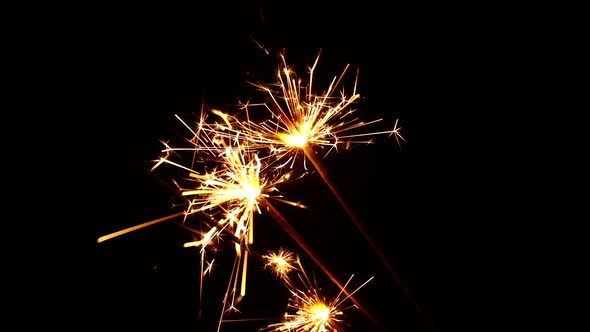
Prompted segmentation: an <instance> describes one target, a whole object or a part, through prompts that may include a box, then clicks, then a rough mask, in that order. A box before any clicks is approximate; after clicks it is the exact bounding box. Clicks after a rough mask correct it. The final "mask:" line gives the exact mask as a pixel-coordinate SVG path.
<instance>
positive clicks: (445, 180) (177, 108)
mask: <svg viewBox="0 0 590 332" xmlns="http://www.w3.org/2000/svg"><path fill="white" fill-rule="evenodd" d="M329 3H330V4H328V3H326V4H325V5H322V6H318V5H317V2H314V1H299V2H290V3H289V5H288V6H286V5H285V6H278V5H276V4H275V2H272V1H241V4H240V5H235V4H230V3H226V2H223V1H220V2H214V3H207V4H206V5H204V4H201V3H200V2H196V1H151V2H139V1H137V2H122V3H110V2H97V3H95V4H87V5H78V6H77V7H68V8H67V9H68V10H66V7H65V6H63V7H55V8H52V11H50V13H53V12H55V13H56V14H55V15H48V16H47V17H54V18H55V20H48V21H50V22H49V23H48V25H47V26H45V28H46V29H45V30H44V29H41V30H42V32H41V36H42V37H43V38H44V40H45V44H43V45H44V46H43V47H44V49H45V50H46V53H47V58H46V59H48V60H49V62H51V67H50V68H51V70H50V76H49V77H50V78H51V79H56V82H57V81H58V82H59V83H60V84H61V83H65V86H64V87H65V88H64V89H60V90H59V95H57V96H56V95H54V96H52V98H55V99H54V100H58V99H57V98H59V97H64V99H63V100H62V99H59V102H60V103H62V104H60V108H61V109H67V110H69V112H64V114H66V116H67V117H68V121H69V122H68V123H73V125H71V126H70V127H69V130H68V131H67V132H68V133H67V134H65V135H67V136H68V137H69V141H73V142H72V143H71V144H70V143H69V145H68V147H69V149H70V150H71V151H72V154H71V155H74V156H75V157H74V161H73V162H72V163H71V164H70V165H69V166H68V167H71V168H73V169H70V168H67V170H68V174H67V175H68V177H69V178H71V179H73V180H74V181H73V185H74V188H73V190H72V192H73V195H72V196H73V197H71V198H69V201H70V202H71V203H69V204H68V207H67V209H66V210H67V212H66V215H67V216H68V220H69V222H68V223H67V224H68V225H69V227H70V228H69V229H68V233H67V234H70V235H71V238H70V239H69V241H70V243H71V246H70V247H69V253H68V254H69V255H68V256H66V257H70V258H71V259H69V260H68V267H67V268H66V271H71V272H69V273H67V275H66V276H65V277H64V278H60V281H59V283H58V284H56V285H54V286H53V287H55V289H54V290H53V291H50V293H51V294H54V295H56V296H60V297H65V298H66V299H67V304H66V305H67V307H66V308H63V310H60V315H65V316H66V317H65V319H63V320H61V319H60V323H61V324H63V325H62V326H59V327H58V328H57V330H60V331H65V330H72V331H85V332H91V331H97V332H98V331H100V332H103V331H105V332H106V331H109V332H112V331H143V332H148V331H167V332H176V331H183V332H187V331H214V329H215V326H216V324H215V323H216V319H217V317H218V312H217V309H218V308H217V306H218V304H219V301H220V297H219V295H220V293H219V292H220V291H222V287H223V286H224V285H225V282H226V277H227V274H224V273H223V271H224V269H226V268H227V266H229V264H231V263H232V262H233V260H232V259H231V258H232V256H231V251H228V252H227V253H225V254H224V253H219V257H218V259H217V260H216V262H217V263H218V268H219V270H218V271H219V272H218V274H214V275H213V276H212V278H210V279H209V280H207V283H206V284H205V285H204V287H205V294H204V298H203V312H204V317H205V318H204V319H203V320H202V321H199V320H198V317H197V312H198V298H199V289H198V287H199V285H198V272H199V270H198V264H199V255H198V253H197V252H196V250H191V249H188V248H183V247H182V244H183V243H184V242H186V241H188V240H190V239H191V235H190V234H189V233H188V232H187V231H186V230H184V229H181V228H180V227H178V226H177V225H175V224H174V223H173V222H166V223H162V224H158V225H155V226H152V227H149V228H145V229H142V230H140V231H137V232H134V233H130V234H127V235H124V236H121V237H119V238H116V239H113V240H110V241H108V242H105V243H102V244H96V243H95V242H96V238H98V237H99V236H101V235H105V234H107V233H111V232H114V231H117V230H120V229H123V228H126V227H130V226H133V225H136V224H140V223H143V222H146V221H149V220H152V219H155V218H158V217H162V216H165V215H168V214H170V213H172V212H176V211H177V210H174V209H172V206H171V204H172V202H174V201H175V199H176V198H177V196H176V194H177V193H176V192H174V191H172V190H170V189H169V187H168V186H167V184H169V183H170V181H169V180H170V179H169V178H168V177H167V176H166V172H160V173H156V174H154V173H149V172H148V171H149V168H150V166H151V164H150V162H149V161H150V160H152V159H154V158H157V157H158V156H159V150H160V148H161V145H160V142H159V140H161V139H163V140H166V139H168V138H173V137H178V135H182V134H180V133H179V132H180V130H182V128H181V126H180V124H179V123H178V122H177V121H176V119H175V118H174V114H179V115H187V116H190V115H192V114H195V113H196V112H198V111H199V109H200V107H201V104H202V103H205V104H207V105H210V106H214V107H226V106H228V105H233V104H235V103H236V102H237V101H239V100H245V99H247V98H249V96H251V95H252V94H253V93H257V92H255V91H254V90H253V89H252V88H251V86H249V85H248V84H247V83H246V81H248V80H259V81H264V82H269V83H271V82H273V81H274V79H275V77H274V76H273V75H274V72H275V69H276V64H277V60H278V59H277V55H278V53H279V52H280V51H281V50H283V49H284V50H285V52H286V54H287V60H288V61H289V63H290V64H292V65H293V66H294V67H295V68H298V69H299V70H298V71H299V72H301V73H304V71H305V69H306V67H307V66H308V65H311V63H312V62H313V60H314V59H315V56H316V55H317V53H318V51H319V49H322V56H321V58H320V62H319V65H318V69H317V70H318V71H317V73H318V74H317V77H316V80H317V81H318V82H322V80H324V83H326V81H325V80H330V79H331V78H332V77H333V75H335V74H338V73H340V71H341V70H342V69H343V67H344V65H346V64H347V63H350V64H351V67H352V68H353V69H354V70H356V69H357V68H358V69H359V73H360V74H359V82H358V92H359V93H360V94H361V96H362V100H361V101H360V103H359V116H360V117H362V118H365V117H366V119H367V120H370V119H374V118H381V117H383V118H385V119H386V121H389V123H393V121H395V119H399V121H400V124H401V126H402V127H403V135H404V137H406V139H407V142H406V143H403V144H402V145H401V147H398V146H397V145H396V143H395V141H392V140H385V139H384V140H381V141H379V142H378V144H374V145H370V146H365V145H359V146H355V147H354V148H353V149H351V150H349V151H342V152H340V153H337V154H332V155H330V156H329V157H328V158H327V159H325V160H324V163H325V166H326V168H327V169H328V170H329V171H330V174H331V176H332V179H333V180H334V183H336V186H337V187H338V188H339V190H340V192H341V193H342V195H343V197H345V199H346V200H347V201H348V202H349V204H350V207H351V208H352V210H354V211H355V213H356V214H357V215H358V217H359V219H361V220H362V221H363V223H364V225H365V226H366V228H367V230H368V232H369V233H370V236H371V238H372V239H373V241H374V242H375V243H376V245H377V247H379V248H381V250H382V252H383V253H384V254H385V255H386V257H387V258H388V260H389V263H390V264H391V265H392V266H393V267H394V268H395V269H396V271H397V272H398V276H399V277H400V278H401V279H402V280H403V282H404V284H405V286H406V287H407V288H408V289H409V290H410V292H411V294H412V297H413V299H414V300H415V301H416V302H417V303H418V305H419V306H420V308H422V311H419V310H417V308H416V307H415V306H414V305H413V304H412V302H411V301H410V299H409V298H408V297H407V296H406V295H405V294H404V293H403V292H402V291H401V290H400V286H399V285H398V284H396V283H395V280H394V278H392V276H391V275H390V274H389V273H388V272H387V270H386V269H385V268H384V266H383V264H381V263H380V262H379V260H378V259H377V257H376V255H375V253H374V252H372V251H371V248H370V247H369V246H368V245H367V243H366V241H365V239H364V238H363V237H362V236H361V235H360V233H359V232H358V231H357V230H356V229H355V228H354V226H353V224H352V223H351V222H350V220H349V219H347V215H346V214H345V213H344V211H343V210H342V209H341V207H340V206H339V205H338V203H337V201H336V200H335V199H334V198H333V197H332V196H331V195H330V192H329V190H328V189H327V188H326V187H325V185H324V184H323V183H322V181H321V179H320V177H319V176H317V175H316V174H311V175H309V176H308V177H306V178H305V179H303V180H302V181H300V182H298V183H296V184H295V185H294V186H293V187H290V188H286V189H285V192H286V195H289V196H291V197H295V199H296V200H301V201H303V202H304V203H305V204H307V205H309V206H311V207H312V208H311V209H310V210H303V211H302V210H295V209H291V208H288V207H285V206H281V205H278V206H277V207H278V208H279V209H280V210H281V211H282V212H284V213H285V216H286V217H287V219H289V221H290V222H291V223H292V224H293V225H294V226H295V227H296V228H297V229H298V230H300V232H301V233H302V234H303V235H304V237H305V238H306V240H307V241H308V242H309V243H310V245H311V246H312V247H313V248H314V249H315V251H316V252H317V253H318V255H319V256H321V258H322V259H323V260H324V261H325V262H326V265H327V266H329V267H330V268H331V269H332V271H333V272H334V274H335V275H337V276H338V277H339V278H340V280H341V281H345V280H346V279H347V278H348V277H349V276H350V275H351V274H354V276H355V277H354V279H353V284H357V285H358V284H360V283H361V282H363V281H364V280H366V279H368V278H369V277H371V276H374V277H375V278H374V279H373V280H372V281H371V282H370V283H369V284H367V285H366V286H365V287H364V288H362V289H361V291H359V293H358V299H359V301H361V302H362V303H363V304H364V305H365V306H366V308H367V309H368V310H369V311H370V312H371V313H372V314H373V315H374V317H376V319H377V320H379V321H380V322H381V324H382V325H383V326H385V327H386V329H387V330H389V331H398V332H409V331H412V332H414V331H416V332H418V331H420V332H426V331H433V332H435V331H441V332H443V331H453V332H459V331H466V332H480V331H481V332H484V331H507V330H525V331H526V330H531V326H533V325H535V326H543V325H546V324H550V323H551V322H554V321H556V320H557V319H556V318H555V317H557V316H558V314H557V312H556V310H557V309H555V310H554V308H557V307H559V306H557V305H556V304H555V302H551V301H549V300H548V299H549V298H551V299H553V298H556V296H559V295H560V292H561V290H559V289H558V288H557V287H553V286H554V285H553V284H552V282H551V280H553V278H554V277H557V276H558V275H560V274H561V272H559V271H561V268H565V265H566V264H567V262H566V261H564V260H562V258H561V257H560V254H559V253H560V252H561V250H562V248H561V246H560V245H558V243H561V242H564V239H565V237H566V236H567V232H566V231H565V230H564V228H562V227H560V228H556V227H554V226H553V225H555V224H556V223H561V224H562V225H563V224H565V223H568V222H569V221H567V218H568V215H567V212H565V211H564V209H565V207H566V203H568V201H567V200H568V198H567V197H568V196H567V190H569V186H570V185H571V184H570V182H569V181H570V180H572V179H573V176H572V175H571V174H570V173H569V172H565V170H566V169H567V168H566V166H565V165H567V163H568V162H569V160H570V158H571V153H572V152H573V151H572V148H570V146H569V142H570V141H571V140H572V139H573V137H574V136H573V135H574V134H575V132H574V131H573V129H572V128H573V125H574V123H575V122H576V121H575V117H574V116H575V115H576V114H577V113H579V112H580V111H581V110H582V109H583V107H582V105H583V103H584V99H586V98H587V96H586V95H585V92H584V93H583V88H582V86H581V85H580V81H583V80H584V81H585V80H586V78H587V76H585V74H584V73H583V72H582V70H581V67H580V64H581V63H582V54H583V52H586V50H587V38H586V37H584V34H583V31H584V28H587V26H585V24H584V23H583V21H582V16H581V14H580V13H579V12H578V11H577V10H576V9H575V8H573V6H569V5H568V4H567V3H564V4H562V5H556V4H554V3H552V2H542V1H541V2H535V1H525V2H522V3H521V4H520V5H502V6H500V5H490V6H489V7H488V6H485V5H479V6H474V5H470V4H468V3H469V2H465V3H455V4H452V5H451V4H446V5H442V4H430V3H426V2H419V3H418V2H412V5H409V4H405V5H404V4H396V3H391V2H383V3H381V2H376V1H361V2H360V3H351V4H350V5H342V4H336V2H329ZM62 9H63V11H62ZM67 13H70V14H67ZM60 18H63V19H60ZM253 39H255V40H257V41H258V42H260V43H262V44H264V45H265V46H266V47H267V49H268V50H269V51H270V55H265V54H264V53H263V52H261V51H260V49H259V48H257V46H256V44H255V43H254V42H253ZM52 61H53V62H52ZM70 130H73V132H72V131H70ZM61 134H64V133H61ZM64 138H65V137H64ZM73 138H74V139H73ZM66 139H67V138H66ZM71 155H70V156H71ZM76 189H78V190H76ZM79 189H83V190H79ZM257 220H258V221H257V223H256V227H257V228H256V240H255V246H256V245H259V246H260V247H261V248H262V247H269V248H272V247H277V246H288V247H291V248H292V249H294V250H297V247H296V246H295V244H293V242H292V241H291V240H290V239H289V237H288V236H286V234H284V233H283V232H282V230H281V229H280V227H279V226H277V225H276V223H274V221H273V220H272V218H270V217H268V216H264V215H261V216H260V218H259V219H257ZM310 225H311V226H310ZM299 252H300V253H301V255H302V256H303V257H304V260H305V259H306V258H305V256H304V253H303V252H301V251H299ZM307 262H308V269H309V270H310V271H311V270H313V271H315V273H317V274H318V277H319V278H320V279H321V278H324V277H325V276H321V271H320V270H319V269H318V268H317V267H315V266H314V265H313V263H312V262H311V261H310V260H307ZM224 265H227V266H225V267H224ZM249 277H250V288H249V295H248V297H247V299H246V300H245V302H244V303H243V308H241V309H242V314H241V315H240V316H237V317H236V318H267V317H269V316H274V317H278V315H280V313H281V312H282V311H283V308H284V307H285V306H286V303H287V302H286V301H287V297H286V295H285V293H284V288H283V287H282V285H281V284H280V283H278V282H276V281H275V280H274V279H273V278H272V276H270V275H269V273H268V272H267V271H263V270H261V269H260V266H257V265H256V263H255V262H254V263H253V264H252V265H251V275H250V276H249ZM58 285H59V286H61V285H64V286H65V287H66V288H65V291H62V290H61V288H58ZM322 286H323V288H326V289H327V291H333V289H332V290H330V287H332V286H331V284H330V283H329V282H326V283H324V284H323V285H322ZM65 294H67V296H64V295H65ZM541 318H542V319H543V320H540V319H541ZM53 319H55V317H54V318H53ZM545 319H546V320H547V321H545ZM344 320H345V321H346V323H349V324H350V326H348V327H345V328H344V329H343V330H345V331H378V329H377V327H376V326H375V325H374V324H372V323H371V322H370V320H369V319H367V318H366V317H363V315H362V314H360V313H359V312H358V311H355V310H350V311H346V316H345V318H344ZM271 322H272V321H259V322H254V323H241V324H238V323H229V324H228V325H224V326H225V328H224V329H222V331H256V328H257V327H261V326H264V325H266V324H268V323H271ZM561 323H563V322H561Z"/></svg>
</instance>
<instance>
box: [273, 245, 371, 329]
mask: <svg viewBox="0 0 590 332" xmlns="http://www.w3.org/2000/svg"><path fill="white" fill-rule="evenodd" d="M264 258H265V259H266V261H267V263H266V265H265V266H267V267H269V268H271V269H272V271H273V272H274V273H275V274H276V275H278V276H279V277H280V278H281V280H283V281H284V282H285V285H286V287H287V288H288V290H289V292H290V293H291V298H290V299H289V304H288V308H287V312H286V313H285V315H284V317H283V319H282V321H281V322H280V323H274V324H270V325H268V326H267V327H266V328H265V329H263V330H264V331H275V332H280V331H289V332H304V331H305V332H329V331H337V327H338V326H339V324H340V323H341V322H342V321H343V315H344V312H345V311H346V310H347V309H349V308H353V307H356V306H355V305H350V306H348V307H344V304H345V303H346V302H347V300H349V299H350V298H351V297H352V295H353V294H354V293H356V292H357V291H358V290H360V289H361V288H362V287H364V286H365V285H366V284H367V283H368V282H370V281H371V280H372V279H373V277H371V278H369V279H368V280H367V281H365V282H364V283H363V284H362V285H360V286H359V287H357V288H356V289H355V290H354V291H352V292H346V291H345V288H346V287H347V286H348V284H349V283H350V282H351V280H352V278H353V276H351V277H350V278H349V279H348V281H347V282H346V284H344V286H342V287H341V289H340V292H339V293H338V294H337V295H336V296H335V297H333V298H329V297H327V296H325V294H323V292H322V291H321V289H320V288H319V287H318V286H317V283H316V282H315V280H313V279H311V278H310V277H309V276H308V274H307V272H306V271H305V269H304V268H303V266H302V264H301V260H300V259H299V257H297V256H296V255H295V254H294V253H293V252H291V251H288V250H285V249H281V250H280V251H279V252H277V253H270V254H268V255H265V256H264ZM292 273H296V274H297V279H294V278H292V277H291V274H292Z"/></svg>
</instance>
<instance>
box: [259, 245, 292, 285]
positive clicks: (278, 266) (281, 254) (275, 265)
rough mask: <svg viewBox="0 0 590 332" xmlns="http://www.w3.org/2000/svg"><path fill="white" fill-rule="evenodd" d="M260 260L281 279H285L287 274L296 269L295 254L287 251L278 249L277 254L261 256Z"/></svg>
mask: <svg viewBox="0 0 590 332" xmlns="http://www.w3.org/2000/svg"><path fill="white" fill-rule="evenodd" d="M262 258H263V259H264V260H265V261H266V264H265V267H269V268H271V269H272V271H273V272H274V273H275V274H276V275H278V276H279V277H281V278H286V277H287V274H289V272H291V271H292V270H295V269H296V267H295V266H294V265H293V264H294V263H295V260H296V258H295V254H294V253H293V252H291V251H289V250H287V249H280V250H279V251H278V252H276V253H275V252H271V253H269V254H266V255H263V256H262Z"/></svg>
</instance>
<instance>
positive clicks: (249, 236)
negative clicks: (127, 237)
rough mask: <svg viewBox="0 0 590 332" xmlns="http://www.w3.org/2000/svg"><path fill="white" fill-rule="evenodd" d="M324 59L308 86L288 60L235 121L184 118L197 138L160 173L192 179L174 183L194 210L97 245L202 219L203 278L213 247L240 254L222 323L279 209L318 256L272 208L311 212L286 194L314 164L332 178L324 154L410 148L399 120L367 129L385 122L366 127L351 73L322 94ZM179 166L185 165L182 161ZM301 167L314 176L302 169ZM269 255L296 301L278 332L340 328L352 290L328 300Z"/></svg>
mask: <svg viewBox="0 0 590 332" xmlns="http://www.w3.org/2000/svg"><path fill="white" fill-rule="evenodd" d="M318 60H319V54H318V57H317V58H316V60H315V62H314V64H313V66H312V67H310V68H309V79H308V80H302V79H300V78H299V77H298V76H297V75H296V73H295V72H293V71H292V70H291V68H290V67H289V66H288V65H287V62H286V60H285V57H284V56H283V55H281V61H282V62H281V65H280V66H279V70H278V72H277V76H278V82H277V83H276V84H273V85H269V86H267V85H263V84H254V85H255V86H256V87H257V88H258V89H260V90H261V91H262V92H263V96H265V98H264V100H263V101H262V102H260V103H250V102H247V103H243V104H241V107H240V108H239V109H238V110H236V111H235V112H234V113H232V114H230V113H229V112H224V111H219V110H203V111H202V113H201V116H200V117H199V119H198V121H197V122H196V123H195V124H194V125H189V124H187V123H186V122H185V121H184V120H182V119H181V118H180V117H177V118H178V119H179V120H180V121H181V123H182V124H183V126H184V127H185V128H186V130H187V131H188V132H189V133H190V135H191V136H190V138H188V139H186V140H185V142H186V143H185V145H184V146H171V145H169V144H168V143H163V144H164V149H163V150H162V154H163V155H162V157H160V158H159V159H158V160H156V162H155V165H154V166H153V168H152V171H155V170H156V169H158V168H160V167H162V166H163V165H168V166H172V167H175V168H178V169H179V170H181V172H183V173H184V174H185V176H183V177H182V178H178V179H175V180H174V183H175V185H176V186H177V188H178V192H179V193H180V195H181V196H182V197H183V198H184V200H185V202H186V209H185V210H184V211H182V212H179V213H176V214H173V215H170V216H167V217H164V218H160V219H156V220H152V221H150V222H147V223H144V224H141V225H137V226H134V227H131V228H128V229H126V230H122V231H119V232H115V233H112V234H109V235H106V236H103V237H101V238H99V239H98V242H103V241H106V240H108V239H111V238H113V237H116V236H119V235H122V234H125V233H128V232H130V231H134V230H137V229H139V228H142V227H146V226H149V225H152V224H155V223H158V222H162V221H165V220H170V219H174V218H178V217H182V218H183V222H182V223H183V225H184V224H186V222H187V220H188V217H189V216H191V215H195V214H198V215H200V216H201V219H202V220H203V224H204V225H205V228H200V229H202V230H203V231H200V230H199V231H196V230H195V232H196V233H198V238H196V239H195V240H194V241H191V242H187V243H185V245H184V246H185V247H197V248H199V250H200V253H201V279H202V278H203V276H204V275H205V274H206V273H208V272H210V270H211V262H209V263H207V257H206V256H205V255H206V252H207V250H206V249H207V248H210V247H212V246H215V244H216V243H217V242H218V241H219V240H221V239H222V238H223V237H229V238H230V239H231V240H232V241H233V245H234V248H235V253H236V260H235V264H234V269H233V270H232V274H231V276H230V281H229V283H228V287H227V291H226V293H225V298H224V301H223V303H224V308H223V310H222V312H223V313H222V318H221V319H220V320H219V321H220V322H221V321H222V320H223V315H224V314H225V312H226V311H228V310H229V309H232V308H235V307H236V305H237V304H238V302H239V300H240V299H241V298H242V297H243V296H245V295H246V285H247V282H246V276H247V268H248V259H249V258H248V257H249V252H250V250H251V246H252V245H253V243H254V219H255V215H257V214H261V213H263V212H265V211H270V212H271V216H272V217H273V218H274V219H275V220H277V221H278V222H279V223H280V224H281V226H283V228H284V229H285V231H286V233H287V234H289V235H290V236H291V237H292V238H294V239H295V240H296V242H297V243H298V244H299V245H300V246H302V247H303V249H305V251H306V253H308V254H309V255H312V256H313V255H314V254H313V252H312V251H311V250H310V249H309V246H307V244H305V242H304V240H303V239H302V238H301V237H300V236H299V235H298V234H297V233H296V231H295V230H294V228H292V227H291V226H290V224H289V223H287V222H286V219H285V218H284V217H282V216H281V215H280V212H278V210H277V209H276V208H274V206H273V204H272V203H271V201H276V202H281V203H286V204H290V205H293V206H297V207H305V206H304V205H302V204H300V203H298V202H294V201H290V200H287V199H285V198H284V197H283V196H282V195H281V193H280V191H279V189H278V188H277V186H278V185H279V184H282V183H288V182H289V181H292V180H293V179H295V178H297V176H294V175H293V174H300V175H299V176H303V175H305V174H306V171H307V167H308V166H307V161H308V160H309V161H311V162H312V164H313V165H314V166H315V169H316V170H317V171H318V172H319V173H320V174H323V173H324V172H325V170H323V168H322V166H321V163H320V162H319V160H320V159H321V158H322V157H320V156H318V154H319V152H320V150H321V151H324V152H325V153H324V155H323V157H325V156H326V155H327V154H328V153H330V152H331V151H337V150H338V149H339V148H340V147H345V148H346V147H348V146H349V145H350V144H353V143H371V142H372V141H373V139H374V137H375V136H376V135H382V134H384V135H389V136H394V137H395V138H396V140H399V139H402V140H403V137H402V136H401V135H400V133H399V130H400V128H399V127H397V122H396V124H395V126H394V128H393V129H391V130H386V131H367V130H365V128H368V126H370V125H373V124H375V123H376V122H379V121H381V120H380V119H378V120H373V121H370V122H364V121H362V120H360V119H359V118H358V117H355V115H354V114H355V109H353V108H352V106H353V105H354V104H355V102H356V101H357V100H358V99H359V98H360V95H359V94H358V93H357V92H356V79H355V81H354V87H353V89H352V93H351V94H347V93H345V91H344V90H343V89H341V88H340V84H341V82H342V81H343V78H344V76H345V73H346V72H347V70H348V66H346V68H345V69H344V70H343V71H342V73H341V75H339V76H337V77H334V79H333V80H332V81H331V83H330V84H329V86H328V88H327V89H326V90H325V91H324V92H323V93H319V94H318V93H316V92H315V91H314V86H313V85H312V84H313V78H314V71H315V67H316V65H317V63H318ZM256 112H258V113H256ZM261 115H262V118H263V120H262V121H254V120H253V119H254V118H257V119H258V118H261ZM211 116H213V117H211ZM211 119H213V120H211ZM177 158H178V159H180V160H181V161H182V162H181V161H177ZM302 169H303V170H305V171H301V170H302ZM298 171H299V173H297V172H298ZM324 180H326V178H324ZM264 257H265V259H266V260H267V266H271V267H272V269H273V271H274V272H275V273H276V274H277V275H279V276H280V277H281V279H282V280H284V281H285V283H286V285H287V287H289V290H290V292H291V294H292V295H293V299H292V301H291V304H290V305H289V308H290V311H289V313H287V314H285V317H284V318H285V319H284V321H283V322H282V323H280V324H275V325H271V326H269V328H272V329H274V331H314V332H321V331H333V330H334V328H333V327H332V324H334V323H335V322H336V321H338V319H339V318H338V316H340V315H341V314H342V310H341V309H339V307H340V305H341V303H342V302H343V299H349V298H351V295H352V294H351V293H350V292H345V291H344V287H345V286H343V285H340V284H338V286H339V288H340V289H341V290H342V292H343V293H342V294H345V295H346V296H338V297H337V298H336V299H334V300H332V301H325V300H324V299H323V298H322V297H321V296H320V294H319V293H318V292H317V291H315V289H316V288H315V287H314V285H313V284H312V283H310V282H309V279H308V278H307V276H306V274H305V272H304V271H303V269H302V267H301V264H300V263H299V259H298V258H297V257H295V255H294V254H292V253H291V252H289V251H284V250H282V251H279V252H278V253H275V254H272V255H268V256H264ZM312 258H314V260H315V262H316V263H318V264H319V265H320V267H322V269H323V270H324V272H327V273H329V272H328V270H327V268H325V266H323V263H321V262H320V261H319V260H317V259H316V258H315V257H312ZM291 272H297V275H298V276H299V277H298V278H299V280H301V281H303V284H302V285H303V287H302V288H301V287H297V285H296V283H294V282H293V279H291V278H289V277H288V276H289V274H290V273H291ZM202 283H203V280H201V284H202ZM293 310H294V311H293ZM292 311H293V312H294V313H293V312H292ZM220 324H221V323H220Z"/></svg>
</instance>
